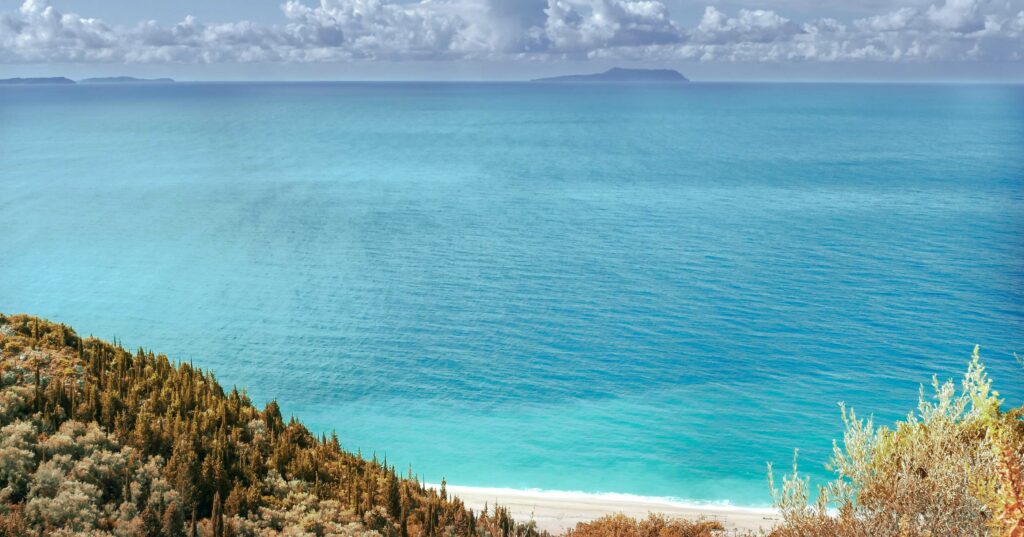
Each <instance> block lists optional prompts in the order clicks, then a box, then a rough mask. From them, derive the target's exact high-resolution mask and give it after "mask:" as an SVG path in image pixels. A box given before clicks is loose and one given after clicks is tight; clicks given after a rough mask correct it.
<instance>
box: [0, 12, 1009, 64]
mask: <svg viewBox="0 0 1024 537" xmlns="http://www.w3.org/2000/svg"><path fill="white" fill-rule="evenodd" d="M610 66H624V67H631V66H632V67H668V68H675V69H678V70H680V71H682V72H684V73H685V74H687V75H688V76H690V77H691V78H693V79H696V80H702V79H703V80H883V81H885V80H962V81H984V80H999V81H1022V80H1024V0H853V1H841V0H820V1H812V0H766V1H760V2H743V1H734V0H727V1H716V0H703V1H695V0H416V1H408V0H284V1H281V0H206V1H200V0H175V1H167V0H148V1H145V2H141V1H138V0H105V1H95V0H0V75H3V76H43V75H68V76H72V77H85V76H97V75H100V76H103V75H119V74H131V75H140V76H157V75H159V76H174V77H176V78H182V79H212V80H235V79H316V80H359V79H363V80H381V79H383V80H405V79H411V80H422V79H452V80H509V79H511V80H515V79H524V78H530V77H534V76H541V75H548V74H554V73H566V72H589V71H596V70H601V69H604V68H607V67H610Z"/></svg>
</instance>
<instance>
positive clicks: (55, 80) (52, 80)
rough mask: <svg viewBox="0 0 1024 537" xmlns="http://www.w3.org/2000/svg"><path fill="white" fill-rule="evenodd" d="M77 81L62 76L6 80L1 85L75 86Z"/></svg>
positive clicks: (2, 80)
mask: <svg viewBox="0 0 1024 537" xmlns="http://www.w3.org/2000/svg"><path fill="white" fill-rule="evenodd" d="M74 83H75V81H74V80H71V79H70V78H65V77H62V76H52V77H35V78H31V77H30V78H4V79H0V84H12V85H13V84H74Z"/></svg>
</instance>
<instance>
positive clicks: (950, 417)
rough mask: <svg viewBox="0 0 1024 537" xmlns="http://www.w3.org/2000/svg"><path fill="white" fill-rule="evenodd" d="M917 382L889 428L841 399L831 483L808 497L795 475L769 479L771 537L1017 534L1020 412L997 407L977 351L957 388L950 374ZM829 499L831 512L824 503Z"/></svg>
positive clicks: (1020, 519) (1022, 523) (1022, 444)
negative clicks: (773, 519) (910, 404)
mask: <svg viewBox="0 0 1024 537" xmlns="http://www.w3.org/2000/svg"><path fill="white" fill-rule="evenodd" d="M932 391H933V392H934V393H933V394H932V396H931V397H926V396H925V390H924V388H923V387H922V389H921V397H920V401H919V404H918V408H917V411H916V412H911V413H910V414H909V415H908V416H907V418H906V419H905V420H904V421H901V422H898V423H897V424H896V426H895V427H894V428H892V429H889V428H887V427H876V426H875V425H874V423H873V422H872V420H871V419H870V418H869V419H867V420H861V419H858V418H857V415H856V414H855V413H854V412H853V410H849V411H848V410H847V409H846V408H845V407H844V406H842V405H841V410H842V418H843V423H844V425H845V432H844V435H843V443H842V445H841V446H840V444H839V443H835V444H834V446H833V455H832V461H831V464H830V467H831V469H832V470H834V471H835V473H836V478H835V480H834V481H832V482H830V483H828V484H827V485H826V486H824V487H821V488H820V489H819V494H818V501H817V502H816V503H815V504H814V505H808V498H809V496H810V493H809V482H808V480H807V479H805V478H801V477H800V475H799V474H798V471H797V467H796V462H795V460H794V465H793V474H792V475H791V476H785V477H783V482H782V486H781V488H779V489H776V487H775V484H774V482H773V479H772V473H771V470H770V467H769V482H770V486H771V488H772V492H773V496H774V499H775V503H776V505H777V506H778V507H779V509H780V510H781V512H782V516H783V519H784V524H783V525H782V526H781V527H779V528H777V529H776V530H775V531H774V533H773V535H774V536H776V537H797V536H799V537H802V536H827V535H835V536H843V537H846V536H851V537H852V536H865V537H868V536H870V537H886V536H894V537H896V536H899V537H918V536H932V537H939V536H948V535H958V536H965V537H966V536H988V535H994V536H1008V537H1022V536H1024V502H1022V499H1024V491H1022V489H1021V482H1022V479H1021V467H1022V461H1024V421H1022V420H1021V416H1022V415H1024V411H1022V409H1014V410H1011V411H1009V412H1004V411H1003V410H1002V408H1001V406H1002V401H1001V400H1000V399H999V394H998V393H997V392H995V391H993V390H992V382H991V380H990V379H989V378H988V375H987V373H986V372H985V368H984V366H983V365H982V362H981V358H980V356H979V354H978V349H977V348H975V350H974V355H973V358H972V360H971V363H970V365H969V366H968V370H967V373H966V375H965V376H964V378H963V381H962V383H961V389H960V391H959V392H957V390H956V387H955V385H954V384H953V382H952V381H947V382H945V383H942V384H940V383H939V381H938V380H937V379H933V381H932ZM830 506H834V510H830V509H829V507H830Z"/></svg>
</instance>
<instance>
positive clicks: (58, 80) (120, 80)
mask: <svg viewBox="0 0 1024 537" xmlns="http://www.w3.org/2000/svg"><path fill="white" fill-rule="evenodd" d="M171 82H174V80H173V79H170V78H135V77H133V76H108V77H100V78H85V79H82V80H79V81H78V82H77V84H169V83H171ZM0 84H11V85H13V84H18V85H22V84H65V85H66V84H76V82H75V81H74V80H71V79H70V78H67V77H63V76H52V77H36V78H3V79H0Z"/></svg>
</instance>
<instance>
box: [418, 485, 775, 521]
mask: <svg viewBox="0 0 1024 537" xmlns="http://www.w3.org/2000/svg"><path fill="white" fill-rule="evenodd" d="M425 486H427V487H430V488H435V489H436V488H439V487H440V485H439V484H437V483H425ZM446 489H447V491H448V494H449V495H454V496H457V497H458V498H459V499H461V500H462V501H463V503H465V504H466V507H469V508H471V509H473V510H474V511H480V510H481V509H483V507H484V505H485V504H486V505H489V506H494V505H495V504H497V505H501V506H502V507H506V508H507V509H508V510H509V511H510V512H511V514H512V516H513V517H514V518H515V519H516V520H517V521H520V522H525V521H528V520H530V519H531V518H532V519H533V520H534V521H535V522H536V523H537V528H538V529H541V530H547V531H549V532H551V533H553V534H561V533H563V532H564V531H565V530H567V529H570V528H572V527H574V526H575V525H576V524H577V523H578V522H589V521H591V520H595V519H597V518H600V517H602V516H605V515H610V514H614V513H623V514H625V515H628V516H631V517H638V518H643V517H646V516H647V514H648V513H662V514H664V515H666V516H669V517H673V518H685V519H688V520H715V521H718V522H720V523H721V524H722V525H723V526H724V527H725V529H726V531H727V532H729V533H730V534H731V533H736V532H747V531H757V530H760V529H765V530H768V529H771V528H772V527H774V526H775V525H776V524H778V523H779V522H780V521H781V517H780V516H779V514H778V512H777V511H776V510H775V509H772V508H769V507H737V506H734V505H728V504H716V503H707V504H703V503H697V502H693V503H688V502H683V501H678V500H673V499H669V498H659V497H651V496H636V495H632V494H618V493H586V492H570V491H559V490H536V489H533V490H521V489H510V488H497V487H467V486H460V485H450V484H448V485H446Z"/></svg>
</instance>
